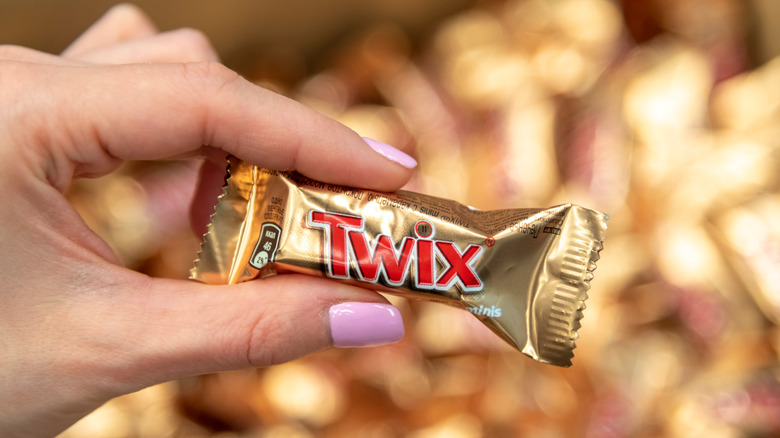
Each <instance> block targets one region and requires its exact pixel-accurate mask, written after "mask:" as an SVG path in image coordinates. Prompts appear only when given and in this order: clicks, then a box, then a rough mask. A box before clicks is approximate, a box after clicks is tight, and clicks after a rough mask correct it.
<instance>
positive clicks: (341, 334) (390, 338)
mask: <svg viewBox="0 0 780 438" xmlns="http://www.w3.org/2000/svg"><path fill="white" fill-rule="evenodd" d="M329 313H330V333H331V337H332V338H333V345H334V346H336V347H342V348H343V347H370V346H375V345H385V344H390V343H393V342H396V341H398V340H399V339H401V338H402V337H403V336H404V322H403V320H402V319H401V312H399V311H398V309H397V308H395V307H393V306H391V305H389V304H378V303H341V304H336V305H335V306H333V307H331V308H330V312H329Z"/></svg>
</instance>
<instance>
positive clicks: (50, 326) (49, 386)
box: [0, 5, 414, 437]
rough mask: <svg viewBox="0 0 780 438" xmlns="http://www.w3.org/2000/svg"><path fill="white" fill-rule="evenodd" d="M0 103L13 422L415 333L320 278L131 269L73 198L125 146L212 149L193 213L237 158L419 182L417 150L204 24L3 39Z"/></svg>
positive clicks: (178, 153) (376, 304)
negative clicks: (236, 54)
mask: <svg viewBox="0 0 780 438" xmlns="http://www.w3.org/2000/svg"><path fill="white" fill-rule="evenodd" d="M0 101H1V102H2V105H0V167H1V168H2V171H0V181H1V184H2V187H3V190H2V191H0V205H2V207H1V208H0V238H2V252H1V253H0V284H2V291H1V292H0V294H1V295H0V297H1V300H2V301H1V302H2V305H0V351H2V354H0V406H2V409H0V435H2V436H5V437H8V436H22V435H24V436H29V435H40V436H51V435H54V434H56V433H58V432H59V431H62V430H63V429H65V428H67V427H68V426H69V425H71V424H72V423H74V422H75V421H77V420H78V419H79V418H81V417H82V416H84V415H86V414H87V413H89V412H90V411H92V410H93V409H95V408H96V407H98V406H100V405H101V404H102V403H104V402H105V401H107V400H109V399H110V398H112V397H115V396H118V395H121V394H125V393H128V392H132V391H135V390H138V389H141V388H143V387H146V386H149V385H152V384H156V383H159V382H164V381H167V380H171V379H176V378H180V377H184V376H190V375H197V374H202V373H209V372H215V371H221V370H231V369H240V368H246V367H261V366H267V365H271V364H275V363H279V362H284V361H288V360H291V359H294V358H297V357H300V356H302V355H305V354H307V353H310V352H313V351H316V350H320V349H323V348H327V347H330V346H332V345H334V344H335V345H337V346H356V345H370V344H379V343H386V342H391V341H394V340H397V339H398V338H399V337H400V336H401V335H402V333H403V327H402V325H401V322H400V318H399V316H398V313H397V311H396V310H395V309H394V308H393V307H391V306H389V304H387V302H386V301H385V300H384V299H383V298H382V297H381V296H380V295H378V294H376V293H374V292H371V291H368V290H363V289H360V288H356V287H351V286H346V285H342V284H338V283H333V282H329V281H326V280H323V279H318V278H310V277H302V276H297V275H286V276H277V277H274V278H269V279H267V280H262V281H253V282H248V283H243V284H238V285H235V286H207V285H203V284H199V283H195V282H192V281H188V280H164V279H153V278H149V277H147V276H145V275H142V274H140V273H138V272H134V271H131V270H129V269H126V268H124V267H122V266H120V265H119V263H118V260H117V257H116V256H115V255H114V254H113V253H112V252H111V250H110V249H109V247H108V245H107V244H106V243H105V242H104V241H102V240H101V239H100V238H99V237H97V235H95V234H94V233H93V232H92V231H91V230H90V229H89V228H88V227H87V226H86V225H85V224H84V222H83V221H82V219H81V218H80V217H79V215H78V214H77V213H76V211H75V210H74V209H73V207H72V206H71V205H70V204H69V203H68V202H67V200H66V198H65V197H64V196H63V191H64V190H65V189H66V188H67V187H68V185H69V184H70V182H71V181H72V180H73V179H74V178H80V177H92V176H99V175H104V174H106V173H109V172H111V171H112V170H114V169H116V168H117V166H118V165H119V164H121V163H122V162H123V161H125V160H141V159H142V160H155V159H170V158H172V157H193V156H205V157H208V158H209V159H208V160H206V161H205V164H204V167H203V170H202V172H201V180H200V183H198V184H196V181H192V182H191V185H192V187H196V186H197V187H198V190H197V193H195V196H194V197H195V201H196V202H195V205H196V207H198V205H200V206H199V208H195V209H193V210H194V211H196V212H197V211H203V210H204V205H205V208H208V209H210V208H211V207H212V206H211V205H206V204H202V203H201V204H198V200H199V199H205V198H210V197H211V196H212V195H213V193H214V191H215V189H216V190H219V180H220V179H221V178H222V170H221V168H220V167H219V165H217V164H215V163H219V164H220V165H221V163H223V162H224V161H223V160H224V157H225V155H226V154H233V155H236V156H238V157H239V158H241V159H243V160H245V161H248V162H252V163H255V164H259V165H262V166H264V167H268V168H273V169H279V170H287V169H296V170H298V171H299V172H301V173H303V174H305V175H307V176H309V177H311V178H315V179H319V180H323V181H327V182H331V183H337V184H348V185H353V186H363V187H368V188H373V189H378V190H395V189H397V188H399V187H400V186H401V185H403V184H404V183H405V182H406V181H407V180H408V178H409V175H410V170H409V168H410V167H412V166H413V165H414V161H413V160H412V159H411V158H409V157H408V156H406V155H404V154H403V153H401V152H399V151H397V150H395V149H393V148H391V147H389V146H387V145H384V144H381V143H375V142H371V146H369V144H367V142H366V141H363V140H362V139H361V138H360V137H359V136H358V135H357V134H355V133H354V132H352V131H351V130H349V129H348V128H346V127H345V126H343V125H341V124H339V123H337V122H335V121H333V120H330V119H327V118H325V117H323V116H320V115H319V114H317V113H315V112H313V111H311V110H309V109H307V108H305V107H303V106H301V105H299V104H297V103H295V102H293V101H291V100H288V99H286V98H284V97H281V96H279V95H276V94H274V93H272V92H269V91H267V90H264V89H261V88H258V87H256V86H254V85H252V84H250V83H249V82H247V81H245V80H244V79H242V78H241V77H240V76H239V75H237V74H236V73H234V72H232V71H230V70H229V69H227V68H226V67H224V66H222V65H220V64H219V63H218V62H217V55H216V54H215V53H214V50H213V49H212V47H211V45H210V44H209V42H208V41H207V40H206V38H204V37H203V36H202V35H201V34H200V33H198V32H196V31H193V30H178V31H172V32H166V33H158V32H157V30H156V29H155V28H154V26H153V25H152V24H151V23H150V21H149V20H148V19H147V18H146V17H145V16H144V15H143V14H142V13H140V12H139V11H138V10H137V9H135V8H134V7H131V6H126V5H123V6H118V7H115V8H113V9H112V10H111V11H109V12H108V13H107V14H106V15H105V16H104V17H103V18H101V20H99V21H98V22H97V23H96V24H95V25H93V26H92V27H91V28H90V29H89V30H87V31H86V32H85V34H84V35H82V36H81V37H80V38H79V39H78V40H77V41H76V42H75V43H74V44H73V45H71V46H70V47H69V48H68V49H67V50H66V51H65V52H64V53H63V54H62V55H61V56H54V55H48V54H44V53H40V52H36V51H33V50H30V49H25V48H21V47H13V46H0ZM377 152H379V153H377ZM215 177H216V181H215ZM215 183H216V184H215ZM193 192H195V190H193ZM196 216H198V215H197V214H196ZM198 217H200V216H198ZM180 220H181V221H184V220H186V218H185V217H184V215H183V216H182V217H181V218H180ZM194 222H195V223H196V224H198V226H202V225H203V221H202V220H195V221H194ZM334 306H335V307H334ZM345 309H347V310H350V311H346V312H345V311H343V310H345ZM361 318H362V319H361ZM365 318H368V320H366V319H365ZM356 326H357V327H358V328H359V330H353V329H354V328H355V327H356Z"/></svg>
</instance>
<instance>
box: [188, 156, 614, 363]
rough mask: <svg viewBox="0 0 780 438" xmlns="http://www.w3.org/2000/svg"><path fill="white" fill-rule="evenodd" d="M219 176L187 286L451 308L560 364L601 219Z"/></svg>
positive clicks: (571, 209) (256, 171)
mask: <svg viewBox="0 0 780 438" xmlns="http://www.w3.org/2000/svg"><path fill="white" fill-rule="evenodd" d="M229 169H230V170H229V172H230V177H229V178H228V183H227V186H226V187H225V189H224V191H223V195H222V197H221V198H220V201H219V204H218V205H217V207H216V212H215V214H214V215H213V216H212V222H211V224H210V226H209V231H208V233H207V234H206V236H205V240H204V243H203V245H202V247H201V252H200V255H199V258H198V260H197V261H196V263H195V267H194V268H193V270H192V272H191V278H192V279H195V280H200V281H203V282H206V283H212V284H234V283H238V282H242V281H247V280H252V279H255V278H258V277H260V278H262V277H264V276H267V275H272V274H276V273H278V272H279V271H291V272H297V273H303V274H309V275H321V276H325V277H329V278H333V279H338V280H341V281H347V282H350V283H354V284H358V285H360V286H363V287H370V288H372V289H376V290H379V291H382V292H387V293H391V294H396V295H401V296H404V297H407V298H417V299H424V300H428V301H435V302H442V303H446V304H451V305H455V306H460V307H463V308H465V309H467V310H468V311H469V312H471V313H472V314H474V315H475V316H476V317H477V318H479V319H480V320H481V321H482V322H483V323H484V324H485V325H486V326H488V327H489V328H490V329H491V330H492V331H493V332H494V333H496V334H497V335H498V336H500V337H501V338H502V339H504V340H505V341H507V342H508V343H509V344H511V345H512V346H514V347H515V348H517V349H518V350H520V351H522V352H523V353H525V354H526V355H528V356H530V357H532V358H534V359H536V360H538V361H540V362H543V363H551V364H554V365H559V366H569V365H571V358H572V356H573V352H572V350H573V349H574V347H575V340H576V339H577V329H578V328H579V327H580V323H579V320H580V319H581V318H582V312H581V311H582V310H583V309H584V301H585V298H586V297H587V291H588V290H589V289H590V280H591V279H592V278H593V271H594V270H595V269H596V264H595V262H596V260H598V257H599V251H600V250H601V248H602V242H603V239H604V232H605V230H606V220H607V217H606V215H604V214H602V213H599V212H596V211H593V210H590V209H587V208H583V207H580V206H577V205H571V204H567V205H560V206H556V207H551V208H547V209H507V210H496V211H479V210H476V209H473V208H471V207H466V206H464V205H462V204H459V203H457V202H455V201H450V200H445V199H441V198H434V197H430V196H425V195H421V194H417V193H413V192H407V191H398V192H395V193H380V192H373V191H367V190H360V189H354V188H349V187H343V186H336V185H331V184H325V183H321V182H317V181H313V180H310V179H308V178H306V177H303V176H301V175H299V174H295V173H280V172H276V171H270V170H265V169H260V168H258V167H256V166H252V165H249V164H246V163H243V162H241V161H238V160H236V159H233V158H231V160H230V165H229Z"/></svg>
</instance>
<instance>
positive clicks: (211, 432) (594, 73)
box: [0, 0, 780, 438]
mask: <svg viewBox="0 0 780 438" xmlns="http://www.w3.org/2000/svg"><path fill="white" fill-rule="evenodd" d="M137 4H138V5H140V6H141V7H142V8H143V9H144V10H145V11H147V12H148V13H149V15H150V16H151V17H152V18H153V19H154V20H155V22H156V23H157V24H158V25H159V27H160V28H161V29H163V30H168V29H173V28H177V27H182V26H187V27H194V28H198V29H200V30H202V31H203V32H204V33H206V34H207V36H208V37H209V38H211V40H212V41H213V43H214V45H215V46H216V48H217V50H218V51H219V53H220V55H221V56H222V57H223V61H224V62H225V63H226V64H227V65H228V66H230V67H232V68H234V69H236V70H237V71H239V72H240V73H241V74H243V75H244V76H246V77H247V78H249V79H251V80H253V81H255V82H256V83H258V84H261V85H263V86H266V87H269V88H271V89H273V90H276V91H277V92H279V93H283V94H285V95H288V96H290V97H292V98H295V99H297V100H299V101H301V102H304V103H305V104H307V105H310V106H312V107H314V108H316V109H317V110H319V111H321V112H323V113H325V114H328V115H330V116H332V117H334V118H337V119H339V120H341V121H342V122H344V123H346V124H347V125H349V126H351V127H353V128H354V129H356V130H357V131H358V132H360V133H361V134H362V135H366V136H369V137H373V138H376V139H378V140H381V141H384V142H387V143H390V144H393V145H395V146H397V147H399V148H401V149H403V150H405V151H407V152H408V153H409V154H411V155H413V156H415V157H416V158H417V159H418V160H419V162H420V167H419V169H418V171H417V173H416V174H415V177H414V179H413V181H412V183H410V185H409V188H410V189H413V190H415V191H420V192H424V193H428V194H432V195H437V196H443V197H447V198H452V199H456V200H458V201H461V202H463V203H466V204H470V205H473V206H475V207H478V208H481V209H494V208H511V207H521V206H536V207H546V206H549V205H552V204H556V203H561V202H575V203H579V204H582V205H584V206H587V207H591V208H594V209H597V210H600V211H603V212H606V213H608V214H609V215H610V216H611V220H610V222H609V227H610V228H609V230H608V232H607V240H606V242H605V248H604V250H603V251H602V253H601V255H602V258H601V260H600V261H599V267H598V269H597V270H596V272H595V279H594V280H593V282H592V289H591V293H590V298H589V299H588V301H587V306H588V309H587V310H586V311H585V318H584V319H583V321H582V323H583V327H582V328H581V329H580V330H579V334H580V339H579V340H578V347H577V349H576V350H575V358H574V365H573V366H572V367H571V368H567V369H563V368H556V367H553V366H548V365H541V364H538V363H536V362H534V361H532V360H531V359H528V358H526V357H525V356H523V355H522V354H520V353H518V352H516V351H513V350H512V349H510V348H509V347H507V346H505V345H503V344H502V343H501V342H500V341H498V340H496V338H495V336H493V335H492V334H491V333H490V332H488V331H487V330H485V329H482V328H481V327H479V326H478V325H477V324H475V323H474V322H475V321H476V320H475V319H473V318H472V317H471V316H470V315H468V314H466V313H465V312H463V311H460V310H457V309H452V308H448V307H446V306H442V305H436V304H430V303H422V302H416V301H406V300H401V299H397V298H391V299H392V301H393V302H394V303H395V304H396V305H397V306H399V308H401V309H402V311H403V313H404V319H405V321H406V325H407V336H406V337H405V339H404V340H403V341H402V342H400V343H398V344H396V345H392V346H387V347H381V348H373V349H351V350H332V351H325V352H321V353H318V354H315V355H311V356H309V357H306V358H303V359H300V360H298V361H295V362H292V363H288V364H283V365H279V366H275V367H272V368H268V369H262V370H247V371H240V372H233V373H223V374H217V375H208V376H200V377H196V378H191V379H186V380H182V381H178V382H171V383H167V384H164V385H159V386H155V387H152V388H149V389H146V390H143V391H140V392H138V393H134V394H131V395H128V396H125V397H121V398H119V399H116V400H113V401H111V402H110V403H108V404H107V405H105V406H103V407H102V408H100V409H99V410H98V411H96V412H94V413H93V414H92V415H90V416H88V417H86V418H85V419H83V420H82V421H81V422H79V423H78V424H77V425H75V426H74V427H73V428H71V429H70V430H69V431H67V432H65V433H64V434H63V436H64V437H222V438H232V437H269V438H272V437H273V438H275V437H368V438H386V437H387V438H391V437H407V436H409V437H415V438H432V437H463V438H470V437H524V436H527V437H542V438H559V437H560V438H563V437H705V436H706V437H769V436H780V331H779V330H778V324H780V220H778V218H780V181H779V179H778V176H777V175H778V171H779V170H780V135H779V134H780V3H778V2H776V1H773V0H753V1H739V0H622V1H617V0H613V1H610V0H503V1H498V0H495V1H467V0H454V1H453V0H450V1H444V0H434V1H414V0H402V1H393V2H388V1H384V2H381V1H374V0H364V1H354V0H340V1H337V0H333V1H320V2H304V1H301V0H292V1H288V2H272V1H254V2H249V1H228V2H220V3H217V2H210V1H205V0H197V1H186V2H185V1H166V2H161V1H154V2H153V1H139V2H137ZM110 5H111V3H110V2H106V1H98V0H79V1H70V2H58V1H55V0H50V1H26V0H3V1H2V2H0V20H1V21H2V26H0V42H2V43H13V44H21V45H26V46H30V47H33V48H37V49H40V50H44V51H48V52H54V53H56V52H59V51H61V50H62V49H64V48H65V47H66V46H67V44H68V43H69V42H70V41H71V40H73V39H74V38H75V37H76V36H77V35H78V34H79V33H80V32H81V31H82V30H84V29H85V28H86V27H87V26H88V25H89V24H90V23H92V22H93V21H94V20H96V19H97V18H98V17H99V16H100V15H102V14H103V12H105V10H106V9H107V8H108V7H109V6H110ZM182 166H184V165H182V164H179V163H162V164H159V163H158V164H150V163H131V164H129V165H127V166H125V167H123V168H122V169H121V170H120V171H119V172H117V173H116V174H113V175H111V176H109V177H104V178H101V179H100V180H82V181H79V182H78V183H77V184H75V185H74V187H73V188H72V189H71V192H70V197H71V200H72V201H73V203H74V205H76V206H77V208H78V209H79V210H80V211H81V212H82V214H83V215H84V217H85V219H86V220H87V222H88V223H89V224H90V225H91V226H92V227H93V228H94V229H95V230H96V231H97V232H98V233H99V234H101V235H102V236H104V237H105V238H106V239H107V240H108V241H109V243H110V244H111V245H112V246H113V247H114V248H115V250H116V251H117V253H118V254H119V255H120V257H121V258H122V260H124V261H125V263H126V264H127V265H128V266H131V267H133V268H135V269H138V270H141V271H144V272H147V273H149V274H151V275H156V276H165V277H178V278H185V277H186V276H187V271H188V269H189V268H190V267H191V264H192V260H193V258H194V256H195V254H196V252H197V248H198V239H197V238H196V237H195V236H192V235H191V233H190V232H189V231H188V228H187V227H186V224H181V226H180V228H179V229H178V230H179V231H178V232H173V233H170V232H168V233H166V234H165V235H162V234H161V231H160V227H159V226H158V225H157V223H156V222H155V218H160V217H165V215H164V214H163V213H161V212H152V213H150V212H149V211H147V209H146V207H147V205H148V204H151V203H152V199H153V198H154V197H155V196H159V194H157V193H150V192H148V191H147V190H146V189H145V185H144V181H148V180H149V179H155V180H159V179H160V178H162V179H165V178H173V177H174V176H175V175H176V174H177V172H179V171H180V170H181V169H180V168H181V167H182Z"/></svg>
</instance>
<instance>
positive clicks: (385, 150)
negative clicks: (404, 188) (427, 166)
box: [363, 137, 417, 169]
mask: <svg viewBox="0 0 780 438" xmlns="http://www.w3.org/2000/svg"><path fill="white" fill-rule="evenodd" d="M363 140H365V142H366V143H368V145H369V146H371V149H373V150H375V151H376V152H377V153H379V155H381V156H383V157H385V158H387V159H388V160H390V161H392V162H394V163H398V164H400V165H401V166H404V167H406V168H407V169H414V168H415V167H417V160H415V159H414V158H412V157H410V156H409V155H407V154H406V153H405V152H401V151H399V150H398V149H396V148H394V147H392V146H390V145H389V144H386V143H382V142H381V141H376V140H374V139H371V138H368V137H363Z"/></svg>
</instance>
